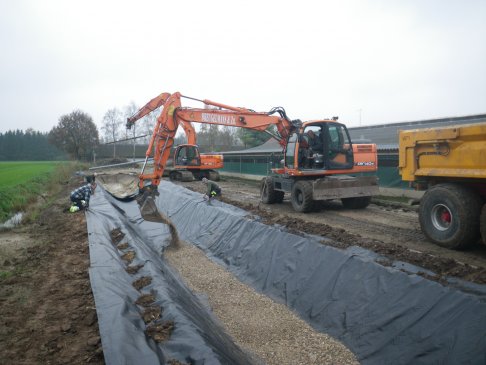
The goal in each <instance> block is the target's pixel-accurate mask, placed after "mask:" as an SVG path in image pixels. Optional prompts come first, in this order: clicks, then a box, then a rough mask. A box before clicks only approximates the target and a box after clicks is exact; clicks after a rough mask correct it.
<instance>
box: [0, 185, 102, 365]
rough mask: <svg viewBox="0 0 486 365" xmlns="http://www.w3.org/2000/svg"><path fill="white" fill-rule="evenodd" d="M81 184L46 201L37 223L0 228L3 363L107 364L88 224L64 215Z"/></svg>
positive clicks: (0, 354)
mask: <svg viewBox="0 0 486 365" xmlns="http://www.w3.org/2000/svg"><path fill="white" fill-rule="evenodd" d="M80 184H82V180H80V179H79V178H78V179H72V180H71V181H70V182H66V184H65V185H64V186H63V187H62V190H61V191H60V192H58V193H57V194H56V196H55V197H54V200H53V201H52V202H49V203H46V201H45V200H42V202H43V205H44V207H43V208H42V210H41V213H40V214H39V216H38V217H36V218H35V219H34V222H33V223H29V224H27V225H23V226H22V227H20V228H15V229H14V230H12V231H5V232H0V321H1V323H0V364H86V363H89V364H102V363H104V360H103V351H102V348H101V344H100V337H99V331H98V320H97V317H96V310H95V304H94V299H93V295H92V293H91V286H90V282H89V276H88V268H89V253H88V235H87V231H86V221H85V218H84V214H82V213H79V214H71V213H69V212H67V208H68V206H69V203H68V198H67V197H68V196H69V191H70V190H71V189H72V188H74V187H75V186H76V187H77V186H79V185H80ZM48 199H50V197H49V198H48Z"/></svg>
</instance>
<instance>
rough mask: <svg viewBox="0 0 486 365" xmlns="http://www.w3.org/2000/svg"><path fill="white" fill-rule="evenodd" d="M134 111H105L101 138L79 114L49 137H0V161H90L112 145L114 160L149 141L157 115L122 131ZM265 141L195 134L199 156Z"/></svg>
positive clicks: (234, 131)
mask: <svg viewBox="0 0 486 365" xmlns="http://www.w3.org/2000/svg"><path fill="white" fill-rule="evenodd" d="M138 109H139V108H138V107H137V106H136V105H135V104H134V103H133V102H132V103H131V104H129V105H127V106H126V107H125V108H123V109H122V110H120V109H118V108H112V109H109V110H108V111H107V112H106V113H105V115H104V116H103V120H102V126H101V135H100V133H99V131H98V128H97V126H96V124H95V123H94V122H93V118H92V117H91V116H90V115H89V114H87V113H85V112H83V111H81V110H74V111H72V112H71V113H69V114H65V115H62V116H61V117H59V122H58V124H57V125H56V126H54V127H53V128H52V129H51V130H50V132H49V133H41V132H36V131H34V130H33V129H28V130H27V131H25V132H24V131H21V130H17V131H8V132H6V133H5V134H2V133H0V160H3V161H5V160H30V161H40V160H44V161H45V160H60V159H66V158H67V157H69V158H71V159H74V160H85V161H91V160H92V159H93V158H94V156H95V154H96V148H97V147H98V145H99V144H112V145H113V157H116V146H117V145H119V144H133V145H134V144H135V143H136V144H147V143H148V142H149V141H150V138H151V136H152V132H153V130H154V127H155V125H156V121H157V117H158V113H157V111H154V112H152V113H150V114H148V115H147V116H145V117H144V118H142V119H141V120H139V121H137V123H135V125H134V126H133V127H132V129H131V130H127V129H126V128H125V121H126V119H127V118H128V117H129V116H131V115H133V114H134V113H135V112H137V111H138ZM181 130H182V128H181ZM137 137H140V138H137ZM269 138H270V137H269V135H268V134H266V133H262V132H256V131H251V130H248V129H244V128H234V127H227V126H217V125H213V124H201V125H200V129H199V131H198V132H197V143H198V145H199V146H200V147H201V152H223V151H230V150H233V149H242V148H250V147H255V146H258V145H260V144H262V143H264V142H265V141H267V140H268V139H269ZM182 143H187V139H186V137H185V135H184V134H179V135H178V136H176V138H175V143H174V144H175V145H178V144H182Z"/></svg>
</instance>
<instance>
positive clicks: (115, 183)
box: [96, 173, 179, 248]
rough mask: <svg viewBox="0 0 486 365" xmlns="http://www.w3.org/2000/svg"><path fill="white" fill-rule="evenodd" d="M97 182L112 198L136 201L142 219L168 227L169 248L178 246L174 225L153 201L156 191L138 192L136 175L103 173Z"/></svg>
mask: <svg viewBox="0 0 486 365" xmlns="http://www.w3.org/2000/svg"><path fill="white" fill-rule="evenodd" d="M96 179H97V181H98V182H99V183H100V184H101V185H102V186H103V188H104V189H105V190H106V191H107V192H108V193H109V194H110V195H112V196H114V197H115V198H117V199H120V200H126V201H129V200H133V199H136V200H137V203H138V206H139V208H140V214H141V216H142V218H143V219H144V220H146V221H149V222H155V223H163V224H167V225H168V226H169V230H170V234H171V241H170V246H169V247H172V248H177V247H178V246H179V235H178V233H177V230H176V228H175V226H174V224H173V223H172V222H171V221H170V220H169V219H168V218H166V217H165V216H164V215H163V214H162V213H160V211H159V210H158V209H157V205H156V204H155V199H156V197H157V195H158V193H157V190H154V189H150V188H148V189H146V190H145V191H143V192H140V190H139V187H138V181H139V178H138V174H135V173H113V174H109V173H103V174H98V175H97V176H96Z"/></svg>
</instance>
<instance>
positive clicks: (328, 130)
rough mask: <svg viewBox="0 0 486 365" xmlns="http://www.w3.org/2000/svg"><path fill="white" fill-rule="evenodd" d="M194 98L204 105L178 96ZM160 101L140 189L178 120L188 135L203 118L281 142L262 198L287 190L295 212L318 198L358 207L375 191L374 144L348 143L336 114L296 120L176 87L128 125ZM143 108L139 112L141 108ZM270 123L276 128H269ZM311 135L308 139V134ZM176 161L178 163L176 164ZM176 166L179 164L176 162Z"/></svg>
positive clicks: (157, 174)
mask: <svg viewBox="0 0 486 365" xmlns="http://www.w3.org/2000/svg"><path fill="white" fill-rule="evenodd" d="M182 98H187V99H191V100H195V101H199V102H201V103H203V104H204V105H206V106H209V107H211V108H210V109H208V108H207V107H206V108H194V107H183V106H182V105H181V99H182ZM157 104H160V105H159V106H162V105H163V108H162V111H161V114H160V115H159V117H158V118H157V123H156V126H155V128H154V131H153V134H152V138H151V140H150V144H149V147H148V149H147V153H146V158H145V163H144V164H143V168H142V172H141V174H140V176H139V189H140V191H141V192H143V191H147V190H152V191H153V190H155V189H156V188H157V186H158V185H159V183H160V179H161V178H162V176H163V173H164V170H165V169H166V164H167V161H168V159H169V156H170V151H171V148H172V145H173V143H174V137H175V135H176V132H177V129H178V127H179V125H181V126H182V127H183V128H184V129H185V130H186V134H187V135H188V140H189V141H193V139H191V138H190V136H191V135H192V134H194V130H193V129H192V123H207V124H216V125H223V126H231V127H238V128H247V129H251V130H256V131H261V132H267V133H269V134H271V135H272V137H274V138H275V139H277V140H278V141H279V143H280V145H281V146H282V151H283V166H282V167H279V168H275V169H272V175H271V176H267V177H265V178H264V179H263V180H262V183H261V196H262V201H263V202H264V203H267V204H272V203H280V202H282V200H283V198H284V195H285V193H288V194H290V200H291V202H292V206H293V208H294V209H295V210H296V211H299V212H308V211H311V210H312V209H313V208H314V205H315V203H316V202H318V201H321V200H333V199H341V201H342V203H343V205H344V206H345V207H347V208H354V209H361V208H365V207H366V206H368V204H369V202H370V200H371V196H372V195H373V194H376V193H377V192H378V179H377V177H376V176H375V175H374V174H371V175H369V176H365V175H363V174H361V173H370V172H371V173H374V172H376V170H377V152H376V145H374V144H353V143H352V142H351V139H350V137H349V133H348V130H347V128H346V126H345V125H344V124H342V123H339V122H338V121H337V118H332V119H326V120H312V121H307V122H301V121H300V120H291V119H289V118H288V117H287V114H286V112H285V110H284V109H283V108H282V107H276V108H272V109H271V110H270V111H269V112H256V111H254V110H251V109H247V108H242V107H233V106H229V105H225V104H221V103H217V102H213V101H210V100H199V99H195V98H191V97H187V96H184V95H181V94H180V93H179V92H176V93H173V94H169V93H163V94H160V95H159V96H158V97H156V98H154V99H152V100H151V101H150V102H149V103H147V105H146V106H145V107H144V108H146V109H144V108H142V109H140V111H139V112H138V113H137V114H135V115H134V116H133V117H132V118H129V119H128V123H127V127H128V128H129V127H130V126H131V125H132V124H133V122H134V120H137V118H139V117H138V115H139V113H142V114H143V113H144V112H145V111H146V110H149V109H151V110H153V109H155V108H154V106H155V105H157ZM144 110H145V111H144ZM270 126H275V127H276V133H272V132H269V131H268V130H267V129H268V127H270ZM312 137H313V138H312ZM152 155H153V171H151V172H146V171H145V170H146V168H147V161H148V159H149V158H150V157H151V156H152ZM189 155H190V156H200V154H199V152H198V150H197V145H195V143H194V144H191V143H189V145H181V146H178V149H177V150H176V153H175V156H174V158H175V161H178V158H179V157H180V156H186V158H187V156H189ZM176 165H178V164H177V163H176ZM178 166H180V165H178Z"/></svg>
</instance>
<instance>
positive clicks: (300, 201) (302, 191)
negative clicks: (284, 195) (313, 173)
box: [290, 181, 314, 213]
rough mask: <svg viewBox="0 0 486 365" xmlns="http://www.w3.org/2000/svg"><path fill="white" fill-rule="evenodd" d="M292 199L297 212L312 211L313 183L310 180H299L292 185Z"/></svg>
mask: <svg viewBox="0 0 486 365" xmlns="http://www.w3.org/2000/svg"><path fill="white" fill-rule="evenodd" d="M290 200H291V202H292V207H293V208H294V209H295V210H296V211H297V212H302V213H307V212H310V211H311V210H312V209H313V208H314V200H313V199H312V183H311V182H309V181H297V182H296V183H295V184H294V186H293V187H292V193H291V195H290Z"/></svg>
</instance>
